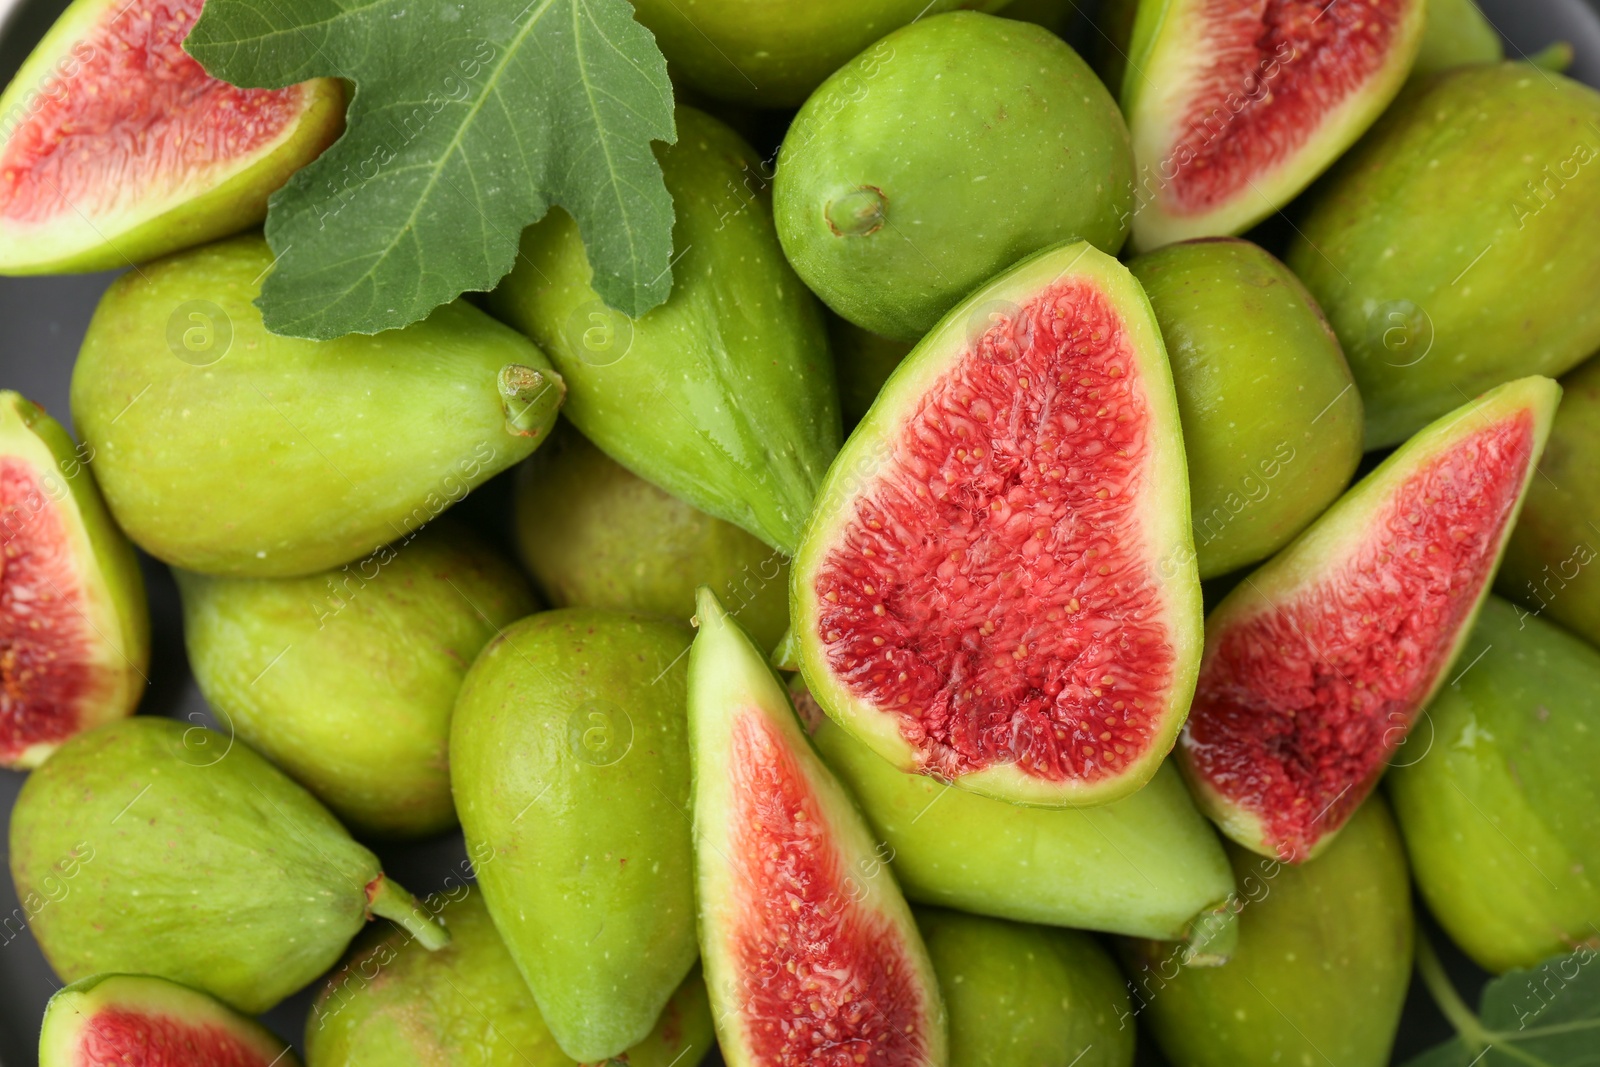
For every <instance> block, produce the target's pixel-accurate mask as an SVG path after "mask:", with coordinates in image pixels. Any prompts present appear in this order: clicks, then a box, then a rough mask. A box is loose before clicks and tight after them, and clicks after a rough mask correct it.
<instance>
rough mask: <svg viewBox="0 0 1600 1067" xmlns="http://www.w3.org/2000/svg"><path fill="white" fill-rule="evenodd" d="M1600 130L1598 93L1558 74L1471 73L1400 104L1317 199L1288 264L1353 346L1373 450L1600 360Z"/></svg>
mask: <svg viewBox="0 0 1600 1067" xmlns="http://www.w3.org/2000/svg"><path fill="white" fill-rule="evenodd" d="M1596 123H1600V93H1596V92H1595V90H1593V89H1590V88H1588V87H1587V86H1583V85H1580V84H1578V83H1577V82H1574V81H1572V80H1570V79H1568V78H1565V77H1562V76H1561V75H1559V74H1554V73H1549V72H1544V71H1540V70H1537V69H1535V68H1533V67H1531V66H1529V65H1528V64H1526V63H1501V64H1495V65H1489V66H1470V67H1463V68H1461V69H1460V70H1455V71H1451V72H1449V73H1446V74H1442V75H1440V76H1439V77H1438V78H1436V79H1434V80H1432V81H1430V82H1428V83H1427V85H1426V87H1425V88H1424V89H1423V90H1422V91H1421V92H1418V93H1416V94H1413V95H1408V97H1407V98H1406V99H1404V100H1402V101H1400V102H1399V104H1398V105H1397V106H1396V107H1395V108H1393V109H1391V110H1390V112H1389V113H1388V114H1386V115H1385V116H1384V118H1383V119H1382V121H1380V122H1379V123H1378V125H1377V126H1376V127H1374V128H1373V130H1372V131H1371V132H1370V133H1369V134H1368V135H1367V137H1366V138H1365V139H1363V140H1362V142H1361V143H1360V144H1359V145H1357V146H1356V147H1355V148H1354V149H1353V150H1351V152H1350V153H1349V154H1348V155H1346V156H1345V157H1344V159H1343V160H1341V161H1340V163H1339V165H1338V166H1337V167H1336V168H1335V169H1334V171H1333V172H1332V173H1331V174H1330V176H1329V177H1328V179H1327V180H1326V182H1324V183H1323V184H1322V185H1320V186H1319V187H1318V189H1317V190H1316V191H1315V192H1314V193H1313V195H1312V196H1311V197H1310V198H1309V199H1310V201H1311V202H1310V206H1309V208H1308V210H1307V211H1306V214H1305V217H1304V219H1303V220H1302V221H1301V222H1300V224H1299V228H1298V231H1297V234H1296V236H1295V238H1294V240H1293V242H1292V243H1291V245H1290V248H1289V253H1288V255H1287V257H1286V259H1287V262H1288V264H1289V266H1290V267H1291V268H1293V270H1294V272H1295V273H1296V274H1297V275H1299V276H1300V278H1301V280H1303V281H1304V282H1305V283H1306V287H1307V288H1308V289H1310V290H1311V293H1312V295H1313V296H1314V297H1316V300H1317V303H1318V304H1320V305H1321V307H1322V309H1323V311H1324V312H1326V313H1327V316H1328V320H1329V321H1330V322H1331V323H1332V324H1333V329H1334V332H1335V333H1337V334H1338V335H1339V341H1340V343H1341V344H1342V345H1343V346H1344V353H1345V356H1346V358H1347V359H1349V361H1350V369H1351V371H1352V372H1354V374H1355V379H1356V385H1357V386H1358V387H1359V388H1360V390H1361V396H1362V400H1363V402H1364V404H1365V406H1366V418H1367V428H1366V434H1365V444H1366V447H1367V448H1369V449H1371V448H1380V447H1383V446H1385V445H1392V444H1395V443H1397V442H1399V441H1401V440H1404V439H1405V438H1406V437H1407V436H1409V435H1410V434H1411V433H1413V432H1415V431H1416V430H1418V429H1420V428H1421V427H1422V426H1423V425H1424V424H1426V423H1427V422H1428V421H1429V420H1431V419H1433V418H1435V417H1436V416H1439V415H1442V414H1444V413H1445V412H1447V411H1449V410H1450V409H1452V408H1454V407H1456V406H1457V405H1459V404H1460V403H1461V402H1462V399H1463V398H1464V397H1471V396H1475V395H1477V394H1478V393H1481V392H1483V391H1484V390H1485V389H1489V388H1491V387H1493V386H1495V385H1498V384H1500V383H1501V382H1505V381H1509V380H1511V379H1513V378H1518V377H1522V376H1524V375H1528V374H1543V375H1548V376H1555V375H1559V374H1563V373H1565V372H1566V371H1567V370H1569V369H1571V368H1572V367H1573V366H1575V365H1576V364H1577V363H1578V362H1579V361H1581V360H1582V359H1584V358H1585V357H1587V356H1588V355H1589V354H1590V353H1592V352H1593V351H1595V349H1596V348H1600V304H1596V302H1595V300H1594V294H1595V292H1596V291H1597V290H1600V127H1597V125H1596ZM1486 160H1493V161H1494V163H1495V165H1492V166H1491V165H1488V164H1487V163H1486V162H1485V161H1486Z"/></svg>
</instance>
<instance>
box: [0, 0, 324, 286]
mask: <svg viewBox="0 0 1600 1067" xmlns="http://www.w3.org/2000/svg"><path fill="white" fill-rule="evenodd" d="M197 6H198V5H197ZM125 9H126V5H125V4H123V3H120V2H118V0H74V3H73V4H72V5H71V6H70V7H68V8H67V9H66V10H65V11H64V12H62V13H61V16H60V17H59V18H58V19H57V20H56V22H55V24H54V25H53V26H51V28H50V30H49V31H48V32H47V33H46V34H45V36H44V38H43V39H42V40H41V41H40V42H39V44H38V45H37V46H35V48H34V50H33V52H32V53H30V54H29V56H28V58H27V59H26V60H24V61H23V64H22V66H21V68H20V69H18V71H17V74H16V77H14V78H13V79H12V80H11V84H10V85H8V86H7V87H6V89H5V92H4V93H3V94H0V115H6V116H20V115H27V114H31V113H32V112H31V108H30V103H29V98H30V94H33V93H35V92H38V91H41V90H42V89H43V88H44V87H45V86H59V87H60V91H62V92H64V93H66V94H67V95H68V96H71V95H73V94H85V95H86V94H89V93H92V92H95V91H97V90H100V91H104V90H106V89H109V88H112V87H102V86H90V85H88V84H86V81H87V79H86V78H78V77H76V75H77V73H78V70H79V68H78V61H77V59H76V58H72V57H76V56H77V50H79V49H82V48H84V47H85V46H86V45H87V41H86V35H87V34H89V33H91V32H92V31H93V30H94V28H95V27H96V25H97V24H98V22H99V21H100V19H101V18H103V17H104V16H105V15H106V14H107V13H108V12H109V13H112V14H115V13H118V12H121V11H123V10H125ZM64 65H65V66H64ZM294 88H295V90H296V91H297V92H298V94H299V105H300V111H299V114H298V115H297V117H296V118H295V120H294V121H293V122H292V123H291V124H290V125H289V126H288V127H287V128H285V129H284V130H283V131H282V132H281V133H280V134H279V136H278V137H277V138H276V139H275V140H274V141H273V142H271V143H270V144H269V145H266V146H263V148H262V149H261V150H259V151H258V153H257V155H256V158H254V159H253V160H252V159H244V160H240V161H238V162H237V163H236V164H235V165H234V167H233V168H232V172H231V173H224V174H218V175H213V176H211V177H210V178H209V180H208V181H207V182H205V183H199V184H196V183H194V182H193V181H191V182H190V183H188V185H187V186H186V187H185V188H182V189H180V190H176V191H174V192H171V193H169V194H168V195H167V197H166V198H165V199H164V200H162V199H156V198H155V197H154V196H150V195H147V196H146V197H144V198H141V201H140V202H139V203H138V204H137V205H136V206H134V207H133V208H132V209H131V210H129V211H128V212H127V216H126V217H125V218H120V219H119V218H117V217H115V216H107V215H104V214H99V213H93V212H90V213H88V214H84V213H82V212H80V211H76V210H73V211H67V212H64V213H63V214H62V215H60V216H59V217H57V218H54V219H51V220H50V221H49V223H47V224H46V225H45V226H43V227H28V226H20V225H16V224H11V223H0V274H9V275H19V274H70V273H78V272H85V271H100V270H115V269H120V268H123V267H127V266H129V265H130V264H137V263H144V262H147V261H148V260H151V259H155V258H156V257H158V256H164V255H168V254H170V253H173V252H177V251H181V250H182V249H185V248H191V247H193V246H195V245H200V244H204V243H206V242H208V241H214V240H216V239H217V238H219V237H226V236H228V235H229V234H233V233H237V232H239V231H240V230H244V229H248V228H250V227H251V226H256V225H258V224H260V222H261V221H262V220H263V219H265V218H266V217H267V199H268V197H270V196H271V195H272V194H273V193H274V192H276V191H277V190H278V189H279V188H280V187H281V186H282V185H283V184H284V183H285V182H287V181H288V180H289V178H290V176H291V175H293V174H294V173H295V171H297V170H299V169H300V168H301V167H303V166H305V165H306V164H307V163H310V162H311V161H312V160H313V159H316V158H317V156H319V155H321V154H322V152H323V150H324V149H325V148H327V147H328V146H329V145H331V144H332V143H333V142H334V141H336V140H338V138H339V135H340V134H342V133H343V132H344V107H345V98H344V90H343V88H342V86H341V84H340V82H339V81H338V79H336V78H315V79H312V80H311V81H307V82H302V83H300V84H299V85H298V86H295V87H294ZM18 125H21V123H18ZM134 132H136V131H128V130H123V131H121V133H122V134H129V135H132V134H133V133H134ZM9 136H10V133H9V131H8V133H7V138H6V140H7V141H9ZM102 136H104V137H106V138H107V139H109V138H112V137H116V136H119V132H118V131H115V130H112V131H106V132H105V133H104V134H103V135H102ZM0 147H3V143H0ZM77 151H92V149H89V148H87V147H80V148H78V149H77ZM117 177H118V176H117V175H115V174H108V175H106V179H107V180H108V181H113V182H114V181H116V180H117Z"/></svg>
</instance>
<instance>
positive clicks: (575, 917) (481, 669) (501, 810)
mask: <svg viewBox="0 0 1600 1067" xmlns="http://www.w3.org/2000/svg"><path fill="white" fill-rule="evenodd" d="M689 638H690V634H689V631H688V629H687V628H686V627H684V626H682V625H679V624H676V623H672V622H668V621H667V620H664V619H655V618H651V617H648V616H640V615H630V614H625V613H623V612H617V611H598V610H592V609H583V608H567V609H563V610H560V611H547V612H543V613H541V614H538V615H534V616H532V617H530V618H527V619H524V620H523V621H521V622H519V623H517V624H516V625H514V626H512V627H510V628H508V629H507V630H505V631H504V632H503V633H502V634H501V635H500V636H499V637H498V638H496V639H495V640H494V641H493V642H491V643H490V644H489V646H488V647H487V648H485V649H484V650H483V652H482V654H481V655H479V657H478V659H477V662H475V663H474V664H473V665H472V670H470V671H469V672H468V673H467V678H466V681H465V682H463V683H462V686H461V695H460V696H459V697H458V698H457V700H456V709H455V717H454V720H453V721H452V723H451V727H450V772H451V778H452V780H453V782H454V787H455V798H456V810H457V812H459V813H460V815H461V828H462V829H463V830H464V831H465V832H466V838H467V847H468V849H469V850H470V852H471V854H472V855H474V856H477V857H481V858H480V859H479V860H478V861H477V862H476V864H475V866H476V868H477V872H478V884H479V886H481V887H482V889H483V895H484V901H485V903H486V904H487V905H488V907H489V913H490V914H491V915H493V916H494V920H495V925H496V926H497V927H499V929H500V933H501V934H502V935H503V936H504V937H505V941H506V948H507V949H508V950H509V951H510V953H511V957H512V959H514V960H515V961H516V963H517V968H518V970H520V971H521V972H522V976H523V977H524V978H525V979H526V980H527V983H528V986H529V988H530V989H531V990H532V991H533V999H534V1000H535V1001H536V1002H537V1003H538V1005H539V1011H540V1013H541V1014H542V1015H543V1016H544V1021H545V1024H546V1025H547V1026H549V1028H550V1032H551V1034H553V1035H554V1037H555V1040H556V1043H557V1044H558V1045H560V1047H561V1049H562V1051H564V1052H565V1053H566V1054H567V1055H569V1056H571V1057H572V1058H574V1059H577V1060H585V1061H587V1060H600V1059H605V1058H607V1057H611V1056H618V1055H620V1054H621V1053H622V1052H623V1050H624V1049H626V1048H628V1047H629V1046H631V1045H634V1044H637V1043H638V1042H640V1041H642V1040H644V1037H645V1035H646V1034H648V1033H649V1032H650V1030H651V1028H652V1027H653V1026H655V1022H656V1018H657V1016H659V1015H660V1014H661V1009H662V1006H663V1005H665V1004H666V1002H667V999H668V998H669V997H670V996H671V995H672V991H673V990H674V989H676V988H677V987H678V985H679V983H681V982H682V981H683V977H684V975H685V974H687V973H688V972H689V968H690V967H691V966H693V964H694V959H695V954H696V947H695V933H694V886H693V866H692V859H691V852H690V849H691V846H690V832H689V831H690V828H689V815H688V812H689V753H688V747H687V745H688V739H687V726H686V723H685V719H684V686H685V684H686V671H687V669H688V662H687V656H686V654H685V653H686V652H687V651H688V648H689Z"/></svg>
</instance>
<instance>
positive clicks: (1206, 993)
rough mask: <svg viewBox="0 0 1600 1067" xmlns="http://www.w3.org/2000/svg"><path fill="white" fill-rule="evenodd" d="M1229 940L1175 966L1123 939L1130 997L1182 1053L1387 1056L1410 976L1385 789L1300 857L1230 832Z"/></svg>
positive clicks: (1276, 1061) (1207, 1066)
mask: <svg viewBox="0 0 1600 1067" xmlns="http://www.w3.org/2000/svg"><path fill="white" fill-rule="evenodd" d="M1228 855H1229V858H1230V859H1231V860H1232V862H1233V868H1234V874H1235V876H1236V877H1237V878H1238V879H1239V889H1240V893H1241V897H1240V898H1239V900H1238V901H1237V905H1238V907H1239V945H1238V948H1237V950H1236V951H1235V953H1234V957H1233V959H1231V960H1229V961H1228V963H1227V964H1226V965H1225V966H1222V967H1213V968H1194V967H1185V966H1181V965H1180V964H1179V963H1178V961H1177V959H1176V958H1175V957H1174V955H1173V953H1172V950H1171V947H1170V946H1167V945H1162V944H1154V943H1150V942H1137V941H1135V942H1127V943H1125V944H1124V945H1123V946H1122V948H1123V961H1124V965H1125V969H1126V971H1127V974H1128V979H1129V982H1128V985H1129V988H1130V990H1131V991H1132V994H1133V997H1132V999H1133V1010H1134V1012H1135V1014H1137V1015H1138V1017H1139V1018H1140V1020H1141V1021H1142V1022H1143V1023H1144V1024H1145V1027H1146V1030H1147V1032H1149V1033H1151V1034H1153V1035H1154V1036H1155V1039H1156V1043H1157V1044H1159V1045H1160V1046H1161V1051H1162V1052H1163V1053H1165V1054H1166V1057H1167V1059H1168V1060H1169V1061H1171V1062H1172V1063H1175V1064H1182V1065H1183V1067H1280V1065H1282V1064H1306V1063H1311V1064H1318V1063H1336V1064H1338V1065H1339V1067H1383V1065H1384V1064H1387V1063H1388V1062H1389V1051H1390V1047H1391V1046H1392V1045H1393V1043H1394V1035H1395V1031H1396V1028H1397V1027H1398V1026H1399V1022H1400V1009H1401V1006H1402V1005H1403V1004H1404V1002H1405V996H1406V987H1407V984H1408V982H1409V980H1410V977H1411V948H1412V917H1411V887H1410V885H1409V883H1408V882H1407V877H1406V857H1405V848H1404V846H1403V845H1402V843H1401V841H1400V835H1399V832H1398V831H1397V830H1396V829H1395V825H1394V819H1393V817H1392V816H1391V815H1390V814H1389V809H1388V806H1387V805H1385V804H1384V802H1383V799H1382V798H1381V797H1377V796H1374V797H1371V798H1369V799H1368V800H1367V802H1366V803H1365V804H1363V805H1362V806H1361V808H1360V809H1359V810H1358V811H1357V813H1356V815H1355V817H1354V818H1352V819H1351V820H1350V823H1349V825H1348V826H1347V827H1346V829H1345V832H1344V833H1343V834H1341V835H1340V837H1339V839H1338V840H1337V841H1335V842H1334V844H1333V847H1332V848H1330V849H1328V851H1327V852H1326V853H1325V854H1323V855H1322V856H1320V857H1318V858H1317V859H1315V860H1313V861H1312V862H1310V863H1307V864H1304V865H1302V866H1299V867H1292V866H1289V865H1287V864H1281V863H1278V862H1277V861H1275V860H1269V859H1264V858H1263V857H1261V856H1257V855H1255V854H1253V853H1250V852H1246V851H1245V850H1244V849H1241V848H1239V847H1238V846H1237V845H1233V844H1229V845H1228Z"/></svg>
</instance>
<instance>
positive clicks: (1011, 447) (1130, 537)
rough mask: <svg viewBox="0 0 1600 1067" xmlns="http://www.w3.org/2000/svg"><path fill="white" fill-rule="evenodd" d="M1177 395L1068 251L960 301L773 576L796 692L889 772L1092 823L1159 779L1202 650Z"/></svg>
mask: <svg viewBox="0 0 1600 1067" xmlns="http://www.w3.org/2000/svg"><path fill="white" fill-rule="evenodd" d="M1181 441H1182V431H1181V429H1180V427H1179V422H1178V403H1177V400H1176V397H1175V395H1174V392H1173V386H1172V374H1171V370H1170V368H1169V367H1168V365H1167V356H1166V352H1165V349H1164V348H1163V346H1162V342H1161V335H1160V332H1159V330H1158V329H1157V327H1156V322H1155V319H1154V317H1153V315H1152V313H1151V310H1150V304H1149V302H1148V301H1147V300H1146V299H1145V296H1144V292H1143V290H1142V289H1140V288H1139V285H1138V283H1137V282H1136V281H1134V279H1133V278H1132V276H1131V275H1129V273H1128V272H1127V270H1126V269H1125V268H1124V267H1123V266H1122V265H1121V264H1119V263H1117V262H1116V260H1114V259H1112V258H1111V257H1110V256H1108V255H1106V254H1105V253H1103V252H1100V251H1098V250H1096V249H1095V248H1094V247H1093V246H1091V245H1089V244H1087V243H1083V242H1077V243H1072V244H1066V245H1061V246H1059V247H1056V248H1053V249H1049V250H1047V251H1045V252H1042V253H1040V254H1039V255H1037V256H1034V257H1032V258H1030V259H1027V260H1024V261H1023V262H1022V263H1020V264H1018V265H1017V266H1016V267H1014V268H1012V269H1011V270H1009V271H1007V272H1006V273H1005V274H1003V275H1001V276H1000V277H998V278H996V279H994V280H993V281H991V282H990V283H989V284H987V285H985V286H983V287H982V288H980V289H978V290H977V291H976V292H974V293H973V294H972V295H970V296H969V297H968V298H967V299H966V300H964V301H963V302H962V303H961V304H960V305H958V306H957V307H956V308H954V309H952V310H951V312H950V313H949V314H948V315H946V316H945V318H944V320H943V321H942V322H941V323H940V324H939V325H938V326H937V327H936V328H935V329H934V330H933V331H931V332H930V333H929V334H928V336H927V337H925V338H923V339H922V341H921V342H920V343H918V345H917V347H916V348H915V349H914V350H913V351H912V352H911V354H910V355H908V356H907V357H906V358H905V360H904V361H903V362H902V363H901V364H900V366H899V367H898V368H897V369H896V370H895V372H894V374H893V375H891V377H890V378H889V381H888V382H887V383H886V384H885V386H884V387H883V391H882V392H881V393H880V394H879V396H878V400H877V401H876V403H874V404H873V406H872V410H871V411H870V412H868V414H867V417H866V418H865V419H864V420H862V422H861V424H860V425H859V426H858V427H856V430H855V432H854V433H853V434H852V435H851V437H850V441H849V443H848V444H847V445H846V447H845V448H844V449H843V450H842V451H841V452H840V453H839V456H838V458H837V459H835V460H834V463H833V465H832V467H830V468H829V470H828V476H827V478H826V479H825V480H824V482H823V487H822V489H821V491H820V492H819V494H818V502H817V507H816V510H815V512H814V513H813V516H812V519H811V523H810V526H809V527H808V528H807V531H806V538H805V542H804V544H803V546H802V548H801V551H800V554H799V556H798V557H797V558H796V560H795V562H794V564H793V568H792V570H791V583H792V585H791V591H790V604H791V609H790V610H791V614H792V617H793V623H794V634H795V640H796V646H797V648H798V650H799V658H800V663H801V667H802V670H803V672H804V674H805V679H806V683H807V686H808V687H809V688H810V690H811V694H812V696H814V697H815V698H816V700H817V703H818V704H820V705H821V706H822V709H823V710H824V711H826V712H827V713H828V715H829V716H830V717H831V718H832V719H834V721H836V722H838V723H839V724H840V725H841V726H843V727H844V728H845V729H846V730H848V731H849V732H850V733H851V734H853V735H854V736H855V737H856V738H858V739H859V740H861V741H862V742H864V743H865V744H867V745H868V746H869V747H871V748H872V749H873V750H874V751H875V752H877V753H878V754H879V755H880V756H882V757H884V758H885V759H887V760H889V761H890V762H891V763H893V764H894V765H895V766H897V767H899V768H901V769H903V770H908V771H910V770H914V771H920V772H922V773H924V774H931V775H935V776H938V777H940V778H943V779H946V780H948V781H951V782H953V783H954V784H956V785H958V786H961V787H962V788H964V789H969V790H972V791H973V792H977V793H983V794H985V795H988V796H992V797H996V798H998V799H1002V800H1009V801H1013V802H1018V803H1030V804H1041V805H1048V806H1071V805H1086V804H1100V803H1105V802H1107V801H1110V800H1115V799H1117V798H1119V797H1123V796H1126V795H1127V794H1129V793H1131V792H1133V791H1134V790H1136V789H1138V788H1139V787H1140V786H1141V785H1143V784H1144V783H1145V782H1147V781H1148V780H1149V779H1150V777H1151V776H1152V775H1153V774H1155V772H1156V768H1157V767H1158V766H1160V763H1161V760H1162V759H1163V758H1164V757H1165V756H1166V754H1167V752H1168V751H1169V750H1170V748H1171V746H1172V743H1173V739H1174V737H1175V736H1176V734H1177V731H1178V728H1179V726H1180V725H1181V724H1182V721H1183V716H1184V713H1185V711H1186V710H1187V708H1188V706H1189V697H1190V694H1191V693H1192V691H1193V685H1194V677H1195V670H1196V668H1197V667H1198V665H1199V658H1200V648H1201V643H1202V638H1201V632H1200V626H1201V608H1200V588H1199V580H1198V577H1197V575H1196V571H1195V558H1194V546H1193V540H1192V537H1191V530H1190V522H1189V494H1188V483H1187V480H1186V474H1185V469H1184V456H1183V449H1182V447H1181Z"/></svg>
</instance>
